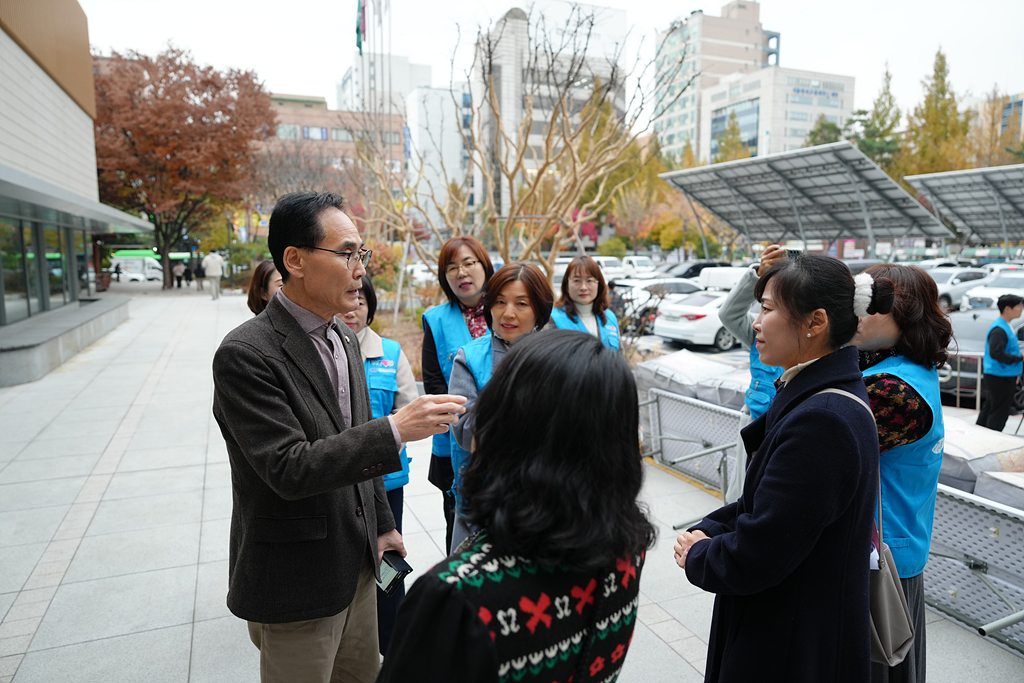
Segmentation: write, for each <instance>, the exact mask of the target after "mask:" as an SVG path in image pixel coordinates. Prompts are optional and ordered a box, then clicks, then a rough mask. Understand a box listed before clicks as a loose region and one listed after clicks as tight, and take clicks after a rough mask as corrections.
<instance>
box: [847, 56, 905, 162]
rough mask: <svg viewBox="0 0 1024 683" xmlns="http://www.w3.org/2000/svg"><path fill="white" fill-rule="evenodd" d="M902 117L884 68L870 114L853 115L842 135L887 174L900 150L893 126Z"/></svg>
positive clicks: (889, 78)
mask: <svg viewBox="0 0 1024 683" xmlns="http://www.w3.org/2000/svg"><path fill="white" fill-rule="evenodd" d="M902 115H903V114H902V112H901V111H900V108H899V107H898V106H896V98H895V97H894V96H893V94H892V74H891V73H890V72H889V66H888V65H886V67H885V76H884V78H883V79H882V90H881V91H880V92H879V93H878V97H876V98H875V101H874V103H873V105H872V107H871V111H868V110H866V109H858V110H857V111H855V112H853V118H851V119H850V120H849V121H847V122H846V127H845V129H844V133H845V134H846V135H847V136H848V137H849V138H852V139H853V140H854V141H856V143H857V148H858V149H860V151H861V152H863V153H864V154H865V155H866V156H867V157H869V158H870V159H871V160H872V161H874V162H875V163H876V164H878V165H879V166H881V167H882V169H884V170H885V172H886V173H888V172H889V170H890V169H891V168H892V166H893V162H894V160H895V158H896V154H897V153H898V152H899V150H900V141H899V138H898V137H897V135H896V127H897V126H899V125H900V117H901V116H902Z"/></svg>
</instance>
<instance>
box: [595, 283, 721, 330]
mask: <svg viewBox="0 0 1024 683" xmlns="http://www.w3.org/2000/svg"><path fill="white" fill-rule="evenodd" d="M700 290H701V287H700V285H698V284H697V283H696V282H694V281H693V280H685V279H683V278H658V279H656V280H630V279H627V280H616V281H615V286H614V287H611V288H610V291H611V297H612V308H613V309H614V310H615V311H616V312H617V313H618V312H620V311H621V312H622V315H621V316H620V318H622V319H623V320H624V321H625V322H624V323H623V324H625V325H626V326H627V327H633V328H635V327H636V326H638V325H639V324H640V321H641V320H643V319H644V318H648V319H650V317H651V316H652V315H653V314H654V312H655V311H657V310H658V305H659V304H661V303H662V302H663V301H670V300H675V299H678V298H680V295H683V294H692V293H693V292H699V291H700Z"/></svg>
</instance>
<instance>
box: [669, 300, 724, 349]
mask: <svg viewBox="0 0 1024 683" xmlns="http://www.w3.org/2000/svg"><path fill="white" fill-rule="evenodd" d="M726 296H727V293H726V292H695V293H693V294H690V295H687V296H684V297H681V298H679V299H675V300H673V301H670V302H665V303H662V304H661V306H659V307H658V317H657V318H655V319H654V334H656V335H657V336H659V337H664V338H665V339H674V340H676V341H682V342H689V343H691V344H707V345H710V346H714V347H715V348H716V349H718V350H719V351H728V350H729V349H731V348H732V347H734V346H736V338H735V337H733V336H732V334H731V333H730V332H729V330H727V329H725V327H723V326H722V321H721V320H719V319H718V309H720V308H721V307H722V304H723V303H724V302H725V297H726Z"/></svg>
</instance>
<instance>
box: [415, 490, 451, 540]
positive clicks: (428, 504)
mask: <svg viewBox="0 0 1024 683" xmlns="http://www.w3.org/2000/svg"><path fill="white" fill-rule="evenodd" d="M436 490H437V489H435V491H436ZM410 512H411V513H412V514H414V515H416V519H417V520H418V521H419V523H420V524H421V525H422V526H423V528H424V529H426V530H427V531H433V530H435V529H442V530H443V529H444V528H445V521H444V510H442V507H441V494H440V492H438V494H437V495H422V496H409V495H407V496H405V514H406V515H408V514H409V513H410Z"/></svg>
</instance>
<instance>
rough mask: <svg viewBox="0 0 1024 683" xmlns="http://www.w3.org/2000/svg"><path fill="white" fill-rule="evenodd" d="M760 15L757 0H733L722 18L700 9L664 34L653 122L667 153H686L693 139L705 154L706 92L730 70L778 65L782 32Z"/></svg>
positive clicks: (700, 153) (699, 153)
mask: <svg viewBox="0 0 1024 683" xmlns="http://www.w3.org/2000/svg"><path fill="white" fill-rule="evenodd" d="M760 13H761V8H760V5H759V4H758V3H757V2H753V1H751V0H733V2H730V3H729V4H727V5H725V6H724V7H722V16H720V17H715V16H711V15H707V14H704V12H703V11H701V10H695V11H693V12H691V13H690V15H689V16H688V17H686V18H684V19H681V20H679V21H677V22H674V23H673V25H672V26H671V27H669V29H668V30H666V31H664V32H662V33H661V34H660V35H659V37H658V57H657V61H656V63H655V87H654V102H655V105H654V107H655V108H654V116H653V118H652V120H651V121H652V128H653V131H654V133H655V135H657V136H658V140H659V142H660V143H661V149H662V151H663V152H664V153H667V154H672V155H674V156H676V157H681V156H682V154H683V150H684V149H685V147H686V143H687V141H689V143H690V145H691V148H692V149H693V152H694V154H695V155H696V156H697V157H700V158H706V157H707V149H706V148H702V147H701V140H702V139H703V138H704V137H705V136H704V135H703V133H704V130H703V127H704V122H705V117H704V116H703V113H702V106H703V104H702V102H703V100H702V93H703V92H704V90H705V89H706V88H709V87H712V86H714V85H717V84H718V83H719V82H720V80H721V79H722V78H723V77H725V76H728V75H730V74H733V73H737V72H739V73H750V72H754V71H759V70H761V69H762V68H765V67H768V66H777V65H778V63H779V41H780V34H779V33H777V32H774V31H766V30H765V29H764V28H763V27H762V26H761V21H760ZM680 93H682V95H680Z"/></svg>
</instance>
